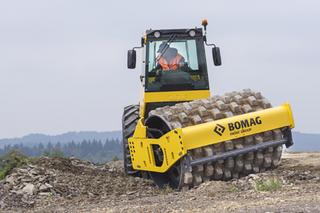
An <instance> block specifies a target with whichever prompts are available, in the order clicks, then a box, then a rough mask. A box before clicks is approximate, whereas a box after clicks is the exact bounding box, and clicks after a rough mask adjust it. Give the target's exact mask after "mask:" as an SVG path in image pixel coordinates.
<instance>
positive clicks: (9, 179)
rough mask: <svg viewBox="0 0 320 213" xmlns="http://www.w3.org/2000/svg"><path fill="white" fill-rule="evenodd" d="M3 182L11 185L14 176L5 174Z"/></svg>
mask: <svg viewBox="0 0 320 213" xmlns="http://www.w3.org/2000/svg"><path fill="white" fill-rule="evenodd" d="M5 182H6V183H9V184H12V185H13V184H14V182H15V178H14V177H13V176H7V177H6V181H5Z"/></svg>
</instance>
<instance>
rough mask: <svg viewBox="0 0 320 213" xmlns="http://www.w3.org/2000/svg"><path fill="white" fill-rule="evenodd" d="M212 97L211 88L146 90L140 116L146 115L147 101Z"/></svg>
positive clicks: (190, 99)
mask: <svg viewBox="0 0 320 213" xmlns="http://www.w3.org/2000/svg"><path fill="white" fill-rule="evenodd" d="M209 97H210V90H189V91H170V92H144V91H143V93H142V101H141V102H140V117H141V118H142V117H144V114H145V108H146V104H147V103H161V102H179V101H192V100H197V99H205V98H209Z"/></svg>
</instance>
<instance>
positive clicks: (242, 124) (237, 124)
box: [228, 116, 262, 131]
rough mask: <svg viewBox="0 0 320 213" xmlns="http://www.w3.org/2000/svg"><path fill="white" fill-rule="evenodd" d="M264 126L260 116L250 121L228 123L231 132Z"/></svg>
mask: <svg viewBox="0 0 320 213" xmlns="http://www.w3.org/2000/svg"><path fill="white" fill-rule="evenodd" d="M259 124H262V121H261V118H260V116H258V117H255V118H250V119H245V120H241V121H236V122H233V123H228V127H229V130H230V131H234V130H239V129H245V128H249V127H252V126H256V125H259Z"/></svg>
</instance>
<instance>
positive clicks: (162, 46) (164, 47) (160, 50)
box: [157, 42, 169, 53]
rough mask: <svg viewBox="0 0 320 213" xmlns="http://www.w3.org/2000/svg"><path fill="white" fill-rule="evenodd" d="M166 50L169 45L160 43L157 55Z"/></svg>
mask: <svg viewBox="0 0 320 213" xmlns="http://www.w3.org/2000/svg"><path fill="white" fill-rule="evenodd" d="M167 48H169V45H168V44H167V42H162V43H161V44H160V46H159V49H158V51H157V53H161V52H162V53H163V51H164V50H165V49H167Z"/></svg>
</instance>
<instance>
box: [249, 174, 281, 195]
mask: <svg viewBox="0 0 320 213" xmlns="http://www.w3.org/2000/svg"><path fill="white" fill-rule="evenodd" d="M281 187H282V182H281V181H280V180H279V179H278V178H275V177H273V178H269V179H266V180H257V181H256V182H255V189H256V191H259V192H270V191H271V192H272V191H277V190H278V189H280V188H281Z"/></svg>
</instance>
